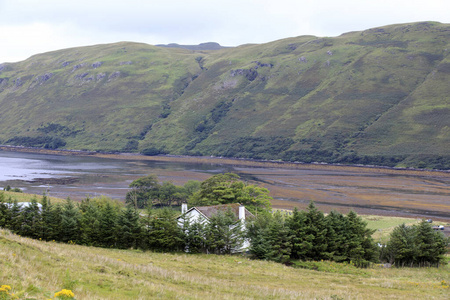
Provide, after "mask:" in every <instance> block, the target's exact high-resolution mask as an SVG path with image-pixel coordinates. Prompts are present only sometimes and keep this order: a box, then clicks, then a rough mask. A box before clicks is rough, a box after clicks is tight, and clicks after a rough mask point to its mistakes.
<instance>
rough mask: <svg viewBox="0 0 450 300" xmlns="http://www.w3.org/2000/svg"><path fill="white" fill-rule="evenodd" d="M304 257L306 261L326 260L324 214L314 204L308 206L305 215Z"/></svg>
mask: <svg viewBox="0 0 450 300" xmlns="http://www.w3.org/2000/svg"><path fill="white" fill-rule="evenodd" d="M305 223H306V224H305V225H306V230H305V238H304V257H303V259H306V260H321V259H327V257H328V255H327V248H328V243H327V226H326V223H325V216H324V214H323V213H322V212H321V211H319V210H318V209H317V208H316V206H315V205H314V202H313V201H311V202H310V203H309V205H308V209H307V212H306V214H305Z"/></svg>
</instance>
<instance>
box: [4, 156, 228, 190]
mask: <svg viewBox="0 0 450 300" xmlns="http://www.w3.org/2000/svg"><path fill="white" fill-rule="evenodd" d="M161 171H165V172H167V171H175V172H176V171H190V172H194V173H210V174H216V173H220V172H228V171H232V168H231V167H228V166H220V165H210V164H194V163H191V164H189V163H178V162H176V163H175V162H174V163H168V162H151V161H133V160H117V159H105V158H96V157H81V156H63V155H47V154H34V153H21V152H8V151H0V187H4V186H6V185H10V186H11V187H19V188H21V189H23V190H24V191H25V192H28V193H36V194H42V193H44V192H46V193H50V194H51V196H55V197H63V198H65V197H68V196H70V197H71V198H75V199H77V198H84V197H85V196H87V195H90V196H96V195H100V194H102V195H107V196H110V197H112V198H116V199H117V198H118V199H120V198H123V197H124V195H125V194H126V191H127V189H128V185H129V184H130V183H131V181H133V180H134V179H136V178H139V177H141V176H145V175H148V174H157V175H158V173H159V172H161ZM163 173H164V172H163ZM193 179H195V178H193ZM160 180H161V181H163V180H165V179H164V176H163V177H160Z"/></svg>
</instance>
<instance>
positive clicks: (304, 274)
mask: <svg viewBox="0 0 450 300" xmlns="http://www.w3.org/2000/svg"><path fill="white" fill-rule="evenodd" d="M315 268H316V269H318V270H306V269H295V268H292V267H287V266H284V265H281V264H278V263H274V262H267V261H254V260H249V259H248V258H246V257H243V256H216V255H187V254H183V253H180V254H165V253H152V252H142V251H135V250H116V249H102V248H94V247H85V246H78V245H69V244H59V243H55V242H43V241H38V240H32V239H28V238H23V237H20V236H17V235H14V234H11V233H10V232H9V231H7V230H0V270H1V272H0V284H7V285H10V286H11V287H12V292H14V293H15V294H16V295H18V296H19V298H20V299H49V298H52V297H53V296H54V293H55V292H57V291H60V290H61V289H63V288H66V289H70V290H72V291H73V292H74V293H75V298H76V299H153V298H156V299H158V298H159V299H425V298H426V299H448V298H449V297H450V289H449V281H450V278H449V277H450V276H449V274H450V267H449V266H448V265H447V266H444V267H441V268H438V269H437V268H420V269H419V268H412V269H407V268H405V269H403V268H401V269H395V268H391V269H387V268H382V267H380V266H374V267H373V268H369V269H357V268H355V267H353V266H352V265H348V264H347V265H344V264H337V263H330V262H318V263H317V264H316V265H315Z"/></svg>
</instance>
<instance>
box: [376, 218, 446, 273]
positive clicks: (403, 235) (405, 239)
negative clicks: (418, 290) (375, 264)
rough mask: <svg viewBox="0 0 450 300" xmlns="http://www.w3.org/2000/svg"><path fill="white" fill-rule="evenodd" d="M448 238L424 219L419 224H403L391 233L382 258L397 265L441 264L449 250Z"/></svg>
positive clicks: (421, 265) (382, 252)
mask: <svg viewBox="0 0 450 300" xmlns="http://www.w3.org/2000/svg"><path fill="white" fill-rule="evenodd" d="M448 242H449V241H448V239H446V238H445V237H444V235H443V234H442V232H439V231H435V230H433V228H432V227H431V225H430V224H429V223H428V222H426V221H425V220H423V221H422V222H421V223H419V224H418V225H414V226H406V225H405V224H402V225H400V226H398V227H396V228H395V229H394V231H393V232H392V233H391V236H390V239H389V242H388V243H387V245H386V246H384V247H383V248H382V251H381V258H382V259H383V260H385V261H387V262H389V263H391V264H395V265H397V266H410V267H413V266H419V267H423V266H439V264H440V263H441V262H442V261H443V260H444V254H445V253H446V252H447V251H446V250H447V249H446V247H447V245H448Z"/></svg>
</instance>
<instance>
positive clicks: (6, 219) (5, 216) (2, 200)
mask: <svg viewBox="0 0 450 300" xmlns="http://www.w3.org/2000/svg"><path fill="white" fill-rule="evenodd" d="M9 206H10V203H7V202H6V197H5V194H4V193H3V192H0V227H3V228H7V227H8V226H9V223H10V221H11V216H10V215H11V214H10V212H9V210H10V209H9Z"/></svg>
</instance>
